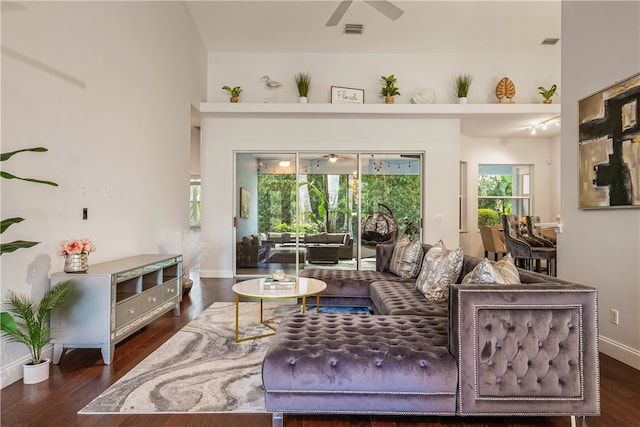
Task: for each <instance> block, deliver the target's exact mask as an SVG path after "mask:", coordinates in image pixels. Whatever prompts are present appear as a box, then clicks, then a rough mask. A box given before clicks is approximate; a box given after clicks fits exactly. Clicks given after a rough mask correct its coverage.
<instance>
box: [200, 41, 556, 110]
mask: <svg viewBox="0 0 640 427" xmlns="http://www.w3.org/2000/svg"><path fill="white" fill-rule="evenodd" d="M298 72H308V73H309V74H310V75H311V89H310V91H309V102H329V101H330V87H331V86H347V87H354V88H360V89H365V99H364V100H365V103H367V104H369V103H382V102H384V100H383V98H381V97H380V95H379V93H380V88H381V87H382V84H381V83H380V76H381V75H385V76H387V75H389V74H394V75H395V76H396V78H397V79H398V83H397V86H398V88H399V89H400V93H401V94H402V95H401V96H397V97H396V103H409V102H410V100H411V97H412V96H413V95H415V94H416V93H417V92H419V91H420V90H422V89H425V88H432V89H434V91H435V93H436V103H439V104H448V103H455V102H456V98H455V91H454V79H455V76H456V75H457V74H460V73H471V74H472V75H473V76H474V81H473V83H472V85H471V89H470V91H469V103H495V102H497V98H496V96H495V91H496V85H497V83H498V82H499V81H500V79H501V78H503V77H505V76H506V77H509V78H510V79H511V80H512V81H513V82H514V83H515V85H516V96H515V98H514V100H515V101H516V102H518V103H536V102H537V103H539V102H540V101H541V99H542V98H541V96H540V95H538V89H537V88H538V86H545V87H548V86H551V84H553V83H556V84H558V85H560V57H559V55H558V54H557V50H556V49H549V53H547V54H540V55H486V54H484V55H482V54H477V55H462V54H429V55H426V54H425V55H416V54H395V55H390V54H273V53H269V54H233V53H230V54H228V53H227V54H223V53H210V54H209V86H208V96H207V98H208V100H209V102H228V100H229V96H228V92H226V91H223V90H222V89H221V88H222V86H224V85H229V86H232V87H233V86H242V88H243V89H244V91H243V92H242V94H241V95H240V102H264V101H265V98H270V102H296V100H297V99H298V92H297V89H296V86H295V82H294V76H295V74H296V73H298ZM264 75H269V77H270V78H271V79H272V80H275V81H278V82H279V83H281V84H282V86H281V87H280V88H278V89H277V90H275V91H274V90H272V89H269V88H267V87H265V85H264V81H262V80H260V78H261V77H262V76H264ZM560 87H561V86H560ZM561 92H562V90H560V91H559V94H558V96H555V97H554V98H555V99H554V102H561V101H562V99H561V96H560V93H561Z"/></svg>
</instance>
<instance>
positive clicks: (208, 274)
mask: <svg viewBox="0 0 640 427" xmlns="http://www.w3.org/2000/svg"><path fill="white" fill-rule="evenodd" d="M200 277H204V278H207V279H214V278H216V279H218V278H219V279H233V277H234V276H233V271H227V270H202V269H200Z"/></svg>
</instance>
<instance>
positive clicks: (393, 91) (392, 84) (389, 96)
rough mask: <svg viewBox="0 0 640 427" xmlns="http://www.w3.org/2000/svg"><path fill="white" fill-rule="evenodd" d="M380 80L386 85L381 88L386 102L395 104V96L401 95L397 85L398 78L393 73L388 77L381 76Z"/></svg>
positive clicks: (381, 93) (381, 94)
mask: <svg viewBox="0 0 640 427" xmlns="http://www.w3.org/2000/svg"><path fill="white" fill-rule="evenodd" d="M380 80H382V82H383V83H384V86H382V89H380V96H383V97H384V103H385V104H393V103H394V102H395V99H394V96H396V95H400V91H399V90H398V88H397V87H396V83H397V82H398V79H396V78H395V76H394V75H393V74H391V75H390V76H388V77H385V76H380Z"/></svg>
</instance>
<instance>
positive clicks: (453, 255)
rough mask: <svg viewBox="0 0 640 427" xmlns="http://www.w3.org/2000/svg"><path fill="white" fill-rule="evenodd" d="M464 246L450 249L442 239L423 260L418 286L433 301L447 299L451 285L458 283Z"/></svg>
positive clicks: (417, 281)
mask: <svg viewBox="0 0 640 427" xmlns="http://www.w3.org/2000/svg"><path fill="white" fill-rule="evenodd" d="M463 258H464V255H463V253H462V248H458V249H454V250H451V251H450V250H448V249H447V248H446V247H445V246H444V244H443V243H442V240H440V241H439V242H438V243H436V244H435V245H434V246H433V247H432V248H431V249H429V251H428V252H427V254H426V255H425V256H424V260H423V262H422V270H421V271H420V275H419V276H418V280H416V288H417V289H418V290H419V291H420V292H422V293H423V294H424V296H425V297H426V298H427V299H428V300H431V301H436V302H440V301H446V300H447V296H448V291H449V289H448V288H449V285H451V284H454V283H456V281H457V280H458V277H459V276H460V272H461V271H462V263H463Z"/></svg>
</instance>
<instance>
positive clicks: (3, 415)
mask: <svg viewBox="0 0 640 427" xmlns="http://www.w3.org/2000/svg"><path fill="white" fill-rule="evenodd" d="M233 283H234V281H233V279H202V280H201V281H196V282H195V283H194V287H193V289H192V291H191V293H190V294H189V296H186V297H185V298H184V299H183V301H182V304H181V315H180V316H179V317H175V316H172V314H171V313H167V314H166V315H164V316H163V317H161V318H160V319H157V320H156V321H154V322H153V323H151V324H150V325H148V326H146V327H145V328H143V329H142V330H141V331H140V332H139V333H137V334H135V335H133V336H131V337H129V338H128V339H127V340H125V341H124V342H122V343H120V344H118V345H117V346H116V351H115V354H114V357H113V363H112V364H111V365H109V366H106V365H104V364H103V363H102V358H101V356H100V351H99V350H97V349H78V350H74V351H69V352H66V353H65V355H64V356H63V358H62V360H61V363H60V365H56V366H53V367H52V368H51V378H50V379H49V380H48V381H45V382H43V383H40V384H33V385H24V384H22V383H21V382H17V383H14V384H11V385H10V386H7V387H5V388H4V389H3V390H2V391H1V393H0V402H1V406H0V424H1V425H2V427H22V426H25V427H26V426H28V427H48V426H65V427H66V426H74V427H75V426H80V427H129V426H136V427H138V426H152V427H155V426H166V427H201V426H203V427H204V426H207V427H211V426H220V427H269V426H271V415H270V414H167V415H160V414H156V415H79V414H78V413H77V412H78V411H79V410H80V409H82V408H83V407H84V406H85V405H86V404H88V403H89V402H90V401H91V400H93V399H94V398H95V397H97V396H98V395H99V394H100V393H102V392H103V391H105V390H106V389H107V388H109V386H110V385H111V384H113V383H114V382H116V381H117V380H118V379H120V378H121V377H122V376H123V375H125V374H126V373H127V372H129V371H130V370H131V369H133V368H134V367H135V366H136V365H137V364H138V363H140V362H141V361H142V360H143V359H144V358H145V357H147V356H148V355H149V354H151V353H152V352H153V351H154V350H155V349H157V348H158V347H159V346H160V345H161V344H162V343H164V342H165V341H166V340H168V339H169V338H170V337H171V336H173V334H175V333H176V332H177V331H178V330H180V329H181V328H182V327H183V326H184V325H186V324H187V323H188V322H190V321H191V320H193V319H194V318H195V317H197V316H198V315H199V314H200V313H201V312H202V311H203V310H204V309H206V308H207V307H209V306H210V305H211V304H212V303H214V302H219V301H227V302H232V301H234V295H233V292H232V291H231V286H232V285H233ZM601 396H602V399H601V401H602V415H601V416H600V417H592V418H591V426H592V427H612V426H614V427H627V426H635V425H638V420H640V371H638V370H636V369H633V368H631V367H629V366H627V365H625V364H623V363H621V362H618V361H617V360H615V359H612V358H611V357H608V356H605V355H601ZM284 424H285V427H328V426H337V427H391V426H393V427H409V426H411V427H443V426H457V427H480V426H483V427H484V426H490V427H542V426H545V427H569V425H570V421H569V417H541V418H530V417H526V418H518V417H504V418H500V417H495V418H493V417H492V418H475V417H468V418H461V417H415V416H405V417H403V416H397V417H384V416H363V415H359V416H348V415H285V422H284Z"/></svg>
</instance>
